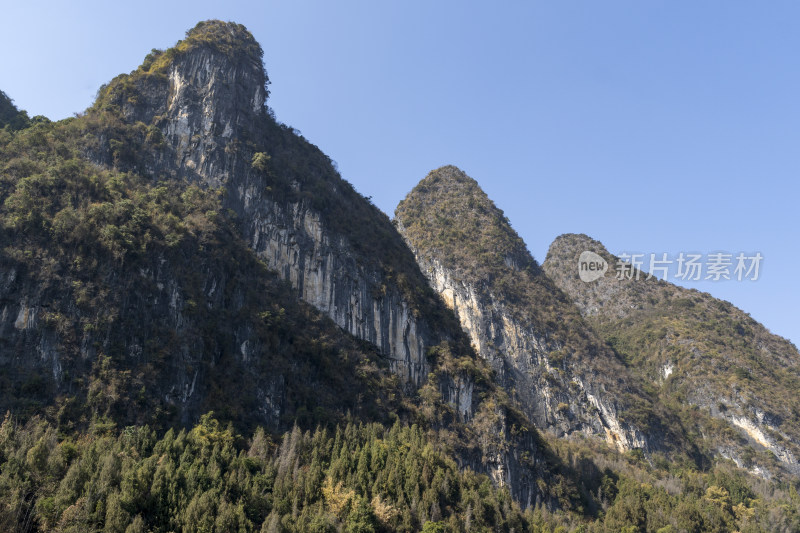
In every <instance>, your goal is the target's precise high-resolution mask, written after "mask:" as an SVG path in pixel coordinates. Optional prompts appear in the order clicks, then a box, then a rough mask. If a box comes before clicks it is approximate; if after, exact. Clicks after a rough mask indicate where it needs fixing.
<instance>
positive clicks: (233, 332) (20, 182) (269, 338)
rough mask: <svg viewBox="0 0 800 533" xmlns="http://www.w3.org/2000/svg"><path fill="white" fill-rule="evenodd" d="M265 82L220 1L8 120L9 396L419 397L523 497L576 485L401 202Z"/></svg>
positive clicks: (470, 453) (392, 412)
mask: <svg viewBox="0 0 800 533" xmlns="http://www.w3.org/2000/svg"><path fill="white" fill-rule="evenodd" d="M266 83H267V76H266V73H265V71H264V68H263V65H262V64H261V49H260V47H259V46H258V44H257V43H256V42H255V40H254V39H253V37H252V35H250V34H249V32H247V30H246V29H245V28H244V27H243V26H241V25H237V24H233V23H223V22H219V21H208V22H203V23H200V24H198V25H197V26H196V27H195V28H193V29H192V30H190V31H189V32H188V33H187V38H186V39H185V40H183V41H180V42H179V43H178V44H177V45H176V47H174V48H172V49H169V50H167V51H154V52H153V53H152V54H150V55H149V56H148V57H147V58H146V59H145V61H144V63H143V64H142V65H141V66H140V67H139V68H138V69H136V70H135V71H134V72H132V73H130V74H127V75H121V76H118V77H117V78H115V79H114V80H112V82H111V83H110V84H109V85H107V86H105V87H103V88H102V89H101V90H100V92H99V96H98V99H97V102H96V103H95V105H94V106H93V107H92V108H90V109H89V110H87V112H86V113H85V114H84V115H82V116H78V117H75V118H73V119H68V120H66V121H62V122H59V123H56V124H51V123H47V122H42V123H39V124H35V125H34V126H32V127H30V128H27V129H25V130H23V131H21V132H19V133H17V134H14V133H11V132H7V131H6V132H4V133H3V138H2V141H3V144H2V148H3V159H2V164H3V165H4V172H3V189H2V194H3V197H2V200H3V208H2V212H0V215H2V217H3V221H4V223H3V230H4V234H3V242H4V243H5V244H6V245H7V246H6V248H5V249H4V255H3V257H2V261H3V265H4V267H5V268H4V270H3V272H4V276H5V277H4V284H3V286H2V290H3V292H2V294H0V298H2V303H3V305H4V307H3V311H2V315H0V318H1V319H2V322H0V331H2V332H3V336H2V342H3V343H4V346H3V353H2V358H1V359H0V379H5V380H6V381H5V383H6V384H7V385H8V386H9V389H6V390H13V394H8V395H7V396H4V397H3V398H2V402H0V404H1V405H2V406H3V407H8V408H12V409H13V410H14V411H15V412H19V413H23V414H26V415H30V414H34V413H41V412H42V411H45V412H48V413H49V415H50V417H51V418H52V419H57V420H62V419H63V420H62V422H63V425H65V427H66V429H69V428H72V427H74V428H85V427H86V426H87V424H89V423H91V424H92V425H94V426H96V425H97V424H108V425H113V424H119V425H127V424H130V423H140V424H141V423H152V424H155V425H156V426H157V427H168V426H172V425H175V424H180V425H183V426H186V425H189V424H191V423H193V422H194V421H196V420H197V419H198V417H199V415H200V414H201V413H203V412H205V411H207V410H209V409H214V410H215V411H217V413H218V415H219V416H221V417H223V420H230V421H232V422H234V423H235V424H236V425H237V427H243V428H245V429H247V428H250V427H252V426H253V425H255V424H261V425H265V426H266V427H268V428H269V429H271V430H272V431H279V430H282V429H286V428H287V427H288V426H289V425H291V424H292V423H295V422H296V423H300V424H302V425H303V426H304V427H311V426H313V425H314V424H317V423H324V424H332V423H335V422H336V421H337V420H340V419H341V418H342V417H344V416H346V415H347V414H348V413H349V414H350V415H352V416H357V417H359V418H360V419H363V420H367V421H369V420H378V421H382V422H386V421H387V420H392V419H397V418H400V419H402V420H403V421H404V423H412V422H418V423H422V424H423V425H424V426H425V427H427V428H429V429H430V430H431V431H432V435H439V436H440V437H441V438H442V439H443V440H444V441H445V442H446V443H447V445H448V446H449V447H450V448H449V449H450V450H451V451H452V453H453V454H454V457H456V458H457V459H458V460H459V462H460V464H461V465H462V466H464V467H469V468H472V469H474V470H476V471H478V472H482V473H485V474H488V475H490V476H491V477H492V479H493V480H494V482H495V483H497V484H498V485H506V486H508V487H509V488H510V490H511V493H512V495H513V496H514V497H515V498H516V499H517V500H518V501H519V502H520V503H521V504H522V505H523V506H530V505H533V504H535V503H542V502H544V503H547V504H548V505H564V506H572V505H578V504H577V503H576V501H577V500H574V497H573V496H568V497H565V498H562V499H561V500H562V501H561V502H560V503H559V500H558V498H556V497H555V496H553V495H552V494H550V492H549V489H548V488H547V487H548V482H549V481H553V482H555V481H556V480H558V479H562V478H563V476H562V475H561V474H558V473H557V472H556V470H558V468H560V467H559V465H558V460H557V458H555V457H554V456H553V455H552V454H551V453H549V452H548V450H547V448H546V446H544V445H543V444H542V443H541V442H540V440H539V437H538V434H537V432H536V430H535V428H534V427H533V425H532V424H531V423H530V422H529V421H528V420H527V419H526V418H525V416H524V415H523V414H522V413H520V412H519V411H518V410H517V409H515V408H514V406H513V405H512V404H511V403H510V402H509V401H508V399H507V397H506V396H505V393H504V392H503V391H502V390H501V389H499V388H498V387H497V386H496V384H495V383H494V382H493V381H492V379H491V375H490V372H489V369H488V368H487V367H486V366H485V365H484V364H483V363H482V361H481V360H480V359H479V358H478V357H477V356H476V354H475V353H474V352H473V350H472V349H471V347H470V346H469V342H468V340H467V338H466V336H465V335H464V333H463V332H462V331H461V329H460V328H459V326H458V322H457V321H456V319H455V317H454V316H453V315H452V313H451V312H450V311H449V310H448V309H447V308H446V307H445V306H444V305H443V304H442V303H441V301H440V300H439V298H438V297H437V296H436V294H435V293H434V292H433V291H432V290H431V289H430V287H428V285H427V282H426V279H425V277H424V276H423V275H422V273H421V272H420V270H419V268H418V266H417V264H416V262H415V260H414V256H413V254H412V253H411V252H410V250H409V249H408V247H407V246H406V245H405V242H404V241H403V239H402V237H401V236H400V235H399V234H398V233H397V231H396V229H395V228H394V227H393V226H392V224H391V222H390V221H389V219H388V218H387V217H386V216H385V215H384V214H382V213H380V211H378V210H377V208H375V207H374V206H373V205H371V204H370V203H369V201H368V200H367V199H365V198H363V197H362V196H361V195H359V194H358V193H357V192H355V191H354V190H353V188H352V187H351V186H350V185H349V184H348V183H347V182H346V181H344V180H343V179H342V178H341V177H340V176H339V175H338V173H337V172H336V171H335V169H334V168H333V165H332V163H331V161H330V159H329V158H328V157H327V156H325V155H324V154H322V153H321V152H320V151H319V150H318V149H317V148H316V147H314V146H312V145H310V144H309V143H308V142H307V141H305V140H304V139H302V138H301V137H300V136H299V135H297V134H296V132H294V130H292V129H291V128H288V127H286V126H283V125H281V124H279V123H277V122H276V121H275V119H274V118H273V117H272V116H271V114H270V112H269V110H268V108H267V107H266V105H265V99H266V97H267V91H266ZM276 273H277V276H276ZM280 278H283V280H285V281H286V282H288V283H283V282H281V280H280ZM308 304H310V305H308ZM323 317H327V318H323ZM334 325H335V326H338V327H335V326H334ZM31 399H33V402H30V403H26V402H29V400H31ZM137 402H139V404H137ZM546 472H549V474H548V475H547V477H548V482H545V481H543V480H542V478H543V477H544V473H546ZM564 483H567V484H569V483H571V481H569V480H565V481H564Z"/></svg>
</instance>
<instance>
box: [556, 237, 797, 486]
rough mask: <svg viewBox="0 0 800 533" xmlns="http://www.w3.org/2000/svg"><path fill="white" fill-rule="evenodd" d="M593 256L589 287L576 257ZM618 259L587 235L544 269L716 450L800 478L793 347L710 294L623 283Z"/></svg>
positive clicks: (568, 242)
mask: <svg viewBox="0 0 800 533" xmlns="http://www.w3.org/2000/svg"><path fill="white" fill-rule="evenodd" d="M587 250H588V251H592V252H595V253H597V254H599V255H600V256H602V257H603V258H604V259H605V260H606V261H607V262H608V264H609V269H608V271H607V272H606V273H605V275H604V276H603V277H601V278H600V279H598V280H596V281H593V282H589V283H585V282H583V281H581V280H580V279H579V276H578V258H579V256H580V254H581V253H582V252H583V251H587ZM617 262H618V258H617V257H615V256H613V255H611V254H610V253H608V251H607V250H606V249H605V247H604V246H603V245H602V244H601V243H600V242H598V241H595V240H593V239H591V238H589V237H587V236H586V235H562V236H560V237H558V238H557V239H556V240H555V241H554V242H553V244H552V245H551V246H550V250H549V251H548V254H547V259H546V260H545V262H544V269H545V271H546V272H547V273H548V275H549V276H550V277H551V278H552V279H553V280H554V281H555V282H556V284H557V285H558V286H559V287H560V288H562V289H563V290H564V291H565V292H566V293H567V294H569V295H570V297H571V298H572V300H573V301H574V302H575V304H576V305H577V307H578V309H579V310H580V312H581V314H582V315H583V316H584V317H585V318H586V320H587V322H589V323H590V324H592V325H593V327H594V328H595V330H596V331H598V333H600V335H601V336H602V337H603V338H604V339H606V340H608V342H609V343H611V344H612V345H613V346H614V347H615V349H616V350H617V351H618V352H619V353H620V354H622V355H623V356H624V357H625V359H626V362H627V363H628V365H629V366H630V368H632V369H636V370H637V371H639V372H640V373H641V374H642V376H643V377H645V379H647V380H649V381H650V382H651V383H652V384H653V385H654V386H656V387H658V390H659V391H660V392H659V394H660V396H661V398H662V401H663V402H665V403H668V404H669V405H670V406H671V407H672V408H673V409H675V410H676V411H678V412H681V413H682V417H683V419H684V420H685V421H686V424H687V425H691V426H694V431H695V432H696V433H697V436H698V439H697V440H698V441H704V446H705V447H706V448H708V449H709V450H710V451H711V452H712V453H714V454H719V455H722V456H726V457H731V458H733V459H734V460H735V461H736V462H737V464H739V465H740V466H745V467H748V468H751V469H753V470H754V471H756V472H762V471H763V472H764V473H766V471H767V470H769V471H776V467H780V468H779V469H783V470H787V471H789V472H793V473H795V474H797V473H800V469H799V468H798V458H800V399H798V397H797V394H796V393H797V390H798V389H799V388H800V354H798V351H797V348H796V347H795V346H794V345H792V344H791V343H790V342H788V341H786V340H785V339H782V338H780V337H778V336H776V335H772V334H771V333H769V331H767V330H766V328H764V327H763V326H762V325H761V324H759V323H758V322H756V321H755V320H753V319H752V318H750V316H748V315H747V314H746V313H744V312H743V311H741V310H739V309H737V308H736V307H734V306H733V305H731V304H730V303H728V302H724V301H722V300H718V299H716V298H713V297H712V296H710V295H709V294H707V293H702V292H698V291H696V290H692V289H685V288H682V287H678V286H676V285H673V284H671V283H668V282H665V281H659V280H657V279H656V278H651V279H647V275H646V274H642V275H641V276H640V279H638V280H637V279H625V280H620V279H617V277H616V272H615V265H617ZM701 435H703V437H701ZM762 452H767V453H762Z"/></svg>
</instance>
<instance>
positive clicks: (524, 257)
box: [396, 166, 665, 450]
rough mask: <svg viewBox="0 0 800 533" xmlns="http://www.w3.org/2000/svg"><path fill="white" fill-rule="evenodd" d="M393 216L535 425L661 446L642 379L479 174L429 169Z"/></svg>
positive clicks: (622, 445) (622, 443)
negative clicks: (548, 269) (551, 273)
mask: <svg viewBox="0 0 800 533" xmlns="http://www.w3.org/2000/svg"><path fill="white" fill-rule="evenodd" d="M396 218H397V221H398V227H399V228H400V230H401V232H402V233H403V235H404V236H405V238H406V240H407V241H408V243H409V245H410V246H411V248H412V249H413V250H414V252H415V254H416V257H417V261H418V262H419V263H420V266H421V267H422V269H423V271H424V272H425V273H426V275H427V277H428V280H429V282H430V283H431V285H432V286H433V288H434V289H435V290H436V291H437V292H438V293H439V294H440V295H441V296H442V298H443V299H444V301H445V302H446V303H447V305H448V306H449V307H450V308H451V309H453V310H454V311H455V313H456V315H457V316H458V318H459V320H460V322H461V326H462V327H463V328H464V330H465V331H466V332H467V333H468V334H469V336H470V338H471V340H472V345H473V346H474V347H475V349H476V351H477V352H478V353H479V354H480V355H481V356H482V357H483V358H485V359H486V360H488V361H489V363H490V364H491V366H492V368H493V369H494V371H495V372H496V374H497V376H498V379H499V381H500V382H501V383H502V384H503V386H504V387H505V388H506V390H508V391H509V392H510V394H511V395H512V397H513V398H514V400H515V401H516V403H517V404H518V405H519V406H520V407H521V408H522V409H523V410H524V411H525V412H526V413H527V414H528V416H530V417H531V418H532V419H533V420H535V421H536V423H537V424H538V425H539V426H541V427H546V428H549V429H550V430H552V431H554V432H555V433H556V434H558V435H562V434H565V433H572V432H575V431H579V432H584V433H588V434H595V435H601V436H603V437H604V438H606V439H607V440H608V442H609V443H611V444H612V445H614V446H616V447H618V448H619V449H622V450H625V449H631V448H645V449H647V448H649V447H651V446H655V447H658V446H659V444H657V443H658V442H659V440H662V437H663V434H664V431H665V429H664V427H663V426H662V423H661V420H660V418H659V416H660V415H659V413H658V409H657V407H656V406H654V405H653V404H652V401H651V400H650V398H649V397H648V395H647V394H646V393H645V392H643V390H642V388H641V386H640V384H639V382H638V379H637V378H635V377H633V376H632V375H631V374H630V373H629V372H628V371H627V369H626V368H625V367H624V365H623V364H622V362H621V361H619V360H618V358H617V356H616V354H615V353H614V352H613V351H612V350H610V349H609V348H608V347H607V346H606V345H605V344H604V343H603V342H602V341H601V340H600V339H599V338H598V337H597V336H596V335H595V334H594V333H593V332H592V331H591V329H590V328H589V327H588V326H587V325H586V324H584V322H583V320H582V319H581V317H580V315H579V314H578V313H577V312H576V310H575V309H574V308H573V306H572V304H571V303H570V302H569V300H568V299H567V298H566V296H565V295H564V294H563V293H562V292H561V291H560V290H559V289H558V288H557V287H556V286H555V285H554V284H553V283H552V282H551V281H550V280H549V279H548V278H547V276H546V275H545V274H544V273H543V272H542V270H541V268H540V267H539V265H538V264H537V263H536V261H535V260H534V259H533V257H531V255H530V253H529V252H528V250H527V248H526V247H525V244H524V243H523V242H522V240H521V239H520V238H519V236H518V235H517V234H516V233H515V232H514V230H513V229H512V228H511V225H510V224H509V222H508V220H507V219H506V217H505V216H504V215H503V213H502V211H500V210H499V209H498V208H497V207H496V206H495V205H494V203H493V202H492V201H491V200H490V199H489V198H488V197H487V196H486V194H485V193H484V192H483V191H482V190H481V189H480V187H479V186H478V184H477V183H476V182H475V181H474V180H473V179H471V178H470V177H468V176H467V175H466V174H464V173H463V172H462V171H460V170H459V169H457V168H455V167H452V166H450V167H442V168H440V169H437V170H435V171H433V172H431V173H430V174H429V175H428V176H427V177H426V178H425V179H423V180H422V181H421V182H420V183H419V184H418V185H417V186H416V187H415V188H414V190H412V191H411V192H410V193H409V195H408V196H407V197H406V199H405V200H403V201H402V202H401V203H400V205H399V206H398V207H397V211H396ZM656 436H658V437H657V438H654V437H656Z"/></svg>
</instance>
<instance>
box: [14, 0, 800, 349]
mask: <svg viewBox="0 0 800 533" xmlns="http://www.w3.org/2000/svg"><path fill="white" fill-rule="evenodd" d="M0 10H1V11H2V13H3V19H2V22H0V30H1V31H0V66H1V67H2V68H0V89H2V90H4V91H5V92H6V93H8V94H9V96H11V97H12V98H13V99H14V100H15V101H16V103H17V104H18V105H19V106H20V107H21V108H24V109H26V110H28V112H29V113H30V114H32V115H35V114H43V115H46V116H48V117H50V118H52V119H59V118H64V117H67V116H70V115H71V114H73V113H74V112H77V111H81V110H83V109H85V108H86V107H88V106H89V105H90V104H91V102H92V100H93V97H94V95H95V93H96V91H97V88H98V87H99V86H100V85H101V84H102V83H105V82H107V81H108V80H110V79H111V78H112V77H113V76H115V75H116V74H118V73H120V72H128V71H131V70H133V69H134V68H136V66H137V65H138V64H139V63H140V62H141V60H142V58H143V57H144V56H145V54H146V53H147V52H148V51H149V50H150V49H151V48H166V47H169V46H171V45H172V44H174V43H175V42H176V41H177V40H178V39H180V38H182V37H183V35H184V32H185V31H186V30H187V29H189V28H190V27H192V26H194V24H195V23H196V22H197V21H199V20H204V19H208V18H220V19H223V20H234V21H236V22H240V23H242V24H244V25H245V26H247V27H248V28H249V29H250V30H251V31H252V32H253V34H254V35H255V37H256V38H257V39H258V40H259V42H260V43H261V44H262V46H263V48H264V51H265V58H264V59H265V63H266V66H267V70H268V73H269V76H270V78H271V79H272V82H273V84H272V86H271V90H272V96H271V98H270V105H271V107H272V108H273V109H274V110H275V112H276V114H277V117H278V119H279V120H281V121H282V122H285V123H287V124H289V125H291V126H294V127H295V128H297V129H299V130H300V131H301V132H302V133H303V134H304V135H305V136H306V137H307V138H308V139H309V140H310V141H312V142H314V143H315V144H317V145H318V146H319V147H320V148H322V150H324V151H325V152H326V153H327V154H328V155H330V156H331V158H333V159H334V160H335V161H337V162H338V165H339V169H340V171H341V173H342V175H343V177H344V178H345V179H347V180H348V181H350V182H351V183H353V185H354V186H355V187H356V189H358V190H359V191H360V192H361V193H363V194H364V195H367V196H372V197H373V201H374V202H375V203H376V204H377V205H378V206H379V207H380V208H381V209H383V210H384V211H385V212H386V213H388V214H390V215H391V214H392V213H393V211H394V207H395V206H396V204H397V203H398V202H399V201H400V200H401V199H402V198H403V197H404V196H405V194H406V193H407V192H408V191H409V190H410V189H411V188H412V187H413V186H414V185H415V184H416V182H417V181H419V180H420V179H421V178H423V177H424V176H425V175H426V173H427V172H428V171H429V170H431V169H433V168H436V167H438V166H441V165H444V164H455V165H457V166H459V167H461V168H462V169H464V170H465V171H466V172H467V173H468V174H470V175H471V176H472V177H474V178H475V179H477V180H478V181H479V182H480V184H481V185H482V186H483V188H484V189H485V190H486V191H487V193H488V194H489V196H490V197H492V198H493V199H494V201H495V202H496V203H497V204H498V205H499V206H500V207H501V208H502V209H503V210H504V211H505V212H506V214H507V215H508V217H509V219H510V220H511V222H512V224H513V225H514V227H515V228H516V229H517V231H518V232H519V233H520V234H521V235H522V237H523V238H524V239H525V241H526V242H527V244H528V247H529V248H530V250H531V252H532V253H533V254H534V256H535V257H536V258H537V259H538V260H539V261H542V260H544V257H545V254H546V252H547V248H548V246H549V244H550V242H551V241H552V240H553V239H554V238H555V237H556V236H557V235H559V234H561V233H565V232H582V233H587V234H589V235H590V236H592V237H594V238H596V239H599V240H601V241H602V242H603V243H605V244H606V246H607V247H608V248H609V250H610V251H611V252H614V253H619V252H622V251H637V252H642V253H651V252H652V253H659V254H660V253H663V252H666V253H669V254H671V255H676V254H678V253H679V252H682V251H684V252H689V251H697V252H702V253H710V252H715V251H728V252H732V253H737V252H739V251H744V252H756V251H758V252H761V254H762V255H763V256H764V262H763V264H762V270H761V279H759V280H758V281H756V282H734V281H729V282H717V283H711V282H706V283H694V284H687V285H688V286H692V287H696V288H699V289H701V290H706V291H709V292H711V293H712V294H713V295H715V296H717V297H720V298H724V299H726V300H729V301H731V302H733V303H734V304H735V305H737V306H739V307H741V308H742V309H744V310H745V311H748V312H750V313H751V314H752V316H753V317H754V318H756V319H757V320H759V321H761V322H763V323H764V324H765V325H766V326H767V327H768V328H770V329H771V330H772V331H773V332H775V333H777V334H780V335H783V336H785V337H788V338H789V339H791V340H792V341H794V342H795V344H800V321H799V320H798V318H800V317H799V315H800V313H799V312H798V309H799V308H800V284H798V281H797V280H798V274H800V239H798V235H800V231H798V230H800V223H798V219H797V217H798V212H799V211H800V209H798V201H799V198H800V194H798V193H800V185H798V177H800V53H799V52H800V31H798V23H800V3H797V2H780V1H772V2H760V3H756V2H741V1H722V0H718V1H702V2H701V1H688V0H687V1H683V2H675V1H647V2H643V1H641V0H635V1H633V0H632V1H628V2H617V1H610V0H606V1H603V2H594V1H589V0H587V1H583V2H577V1H549V2H513V1H509V2H482V3H477V2H474V3H469V2H455V1H434V2H431V1H421V2H418V1H404V2H388V1H387V2H370V1H362V2H345V1H340V2H330V1H319V2H303V1H298V0H295V1H291V2H290V1H285V2H265V1H259V2H235V1H229V2H225V3H224V4H223V2H204V1H192V2H185V1H166V0H162V1H160V2H152V1H141V2H135V3H131V2H123V3H119V2H107V1H104V2H60V1H59V2H56V1H52V2H43V1H37V0H29V1H27V2H11V1H8V0H4V1H3V4H2V7H1V8H0Z"/></svg>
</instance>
